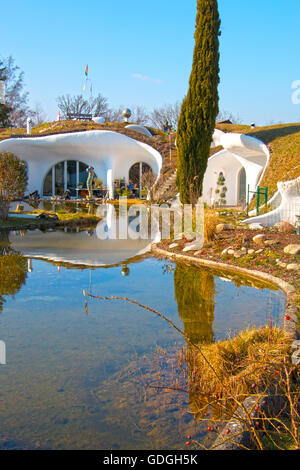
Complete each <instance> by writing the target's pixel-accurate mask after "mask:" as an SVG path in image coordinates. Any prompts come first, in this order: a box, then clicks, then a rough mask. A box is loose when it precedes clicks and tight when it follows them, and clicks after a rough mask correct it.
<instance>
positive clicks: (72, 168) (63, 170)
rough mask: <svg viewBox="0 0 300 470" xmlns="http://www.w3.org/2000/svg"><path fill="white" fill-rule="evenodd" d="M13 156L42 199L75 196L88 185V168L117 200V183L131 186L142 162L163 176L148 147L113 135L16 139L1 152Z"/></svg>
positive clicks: (1, 144) (159, 160)
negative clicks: (131, 177)
mask: <svg viewBox="0 0 300 470" xmlns="http://www.w3.org/2000/svg"><path fill="white" fill-rule="evenodd" d="M2 151H8V152H12V153H14V154H15V155H17V156H18V157H19V158H21V159H22V160H23V161H25V162H26V164H27V167H28V191H29V192H32V191H34V190H37V191H38V192H39V193H40V194H41V195H42V196H48V197H49V196H55V195H61V194H63V193H64V192H65V191H66V190H67V189H68V190H70V192H71V195H72V196H76V190H79V188H80V186H82V185H83V186H85V185H86V179H87V173H86V169H87V167H88V166H93V167H94V169H95V174H96V175H97V178H99V179H100V178H102V180H103V184H104V185H105V186H106V187H107V189H108V191H109V196H110V197H111V198H112V197H113V185H114V181H115V180H116V179H122V178H124V179H125V183H126V184H129V170H130V168H131V167H132V166H133V165H135V164H137V163H140V162H142V163H143V164H147V165H149V167H150V168H151V169H152V171H153V173H154V174H156V175H159V172H160V169H161V166H162V157H161V155H160V153H159V152H158V151H157V150H155V149H154V148H153V147H151V146H150V145H148V144H145V143H143V142H140V141H138V140H135V139H132V138H130V137H128V136H126V135H124V134H120V133H118V132H112V131H102V130H96V131H86V132H74V133H64V134H56V135H50V136H40V137H28V138H13V139H7V140H3V141H2V142H0V152H2Z"/></svg>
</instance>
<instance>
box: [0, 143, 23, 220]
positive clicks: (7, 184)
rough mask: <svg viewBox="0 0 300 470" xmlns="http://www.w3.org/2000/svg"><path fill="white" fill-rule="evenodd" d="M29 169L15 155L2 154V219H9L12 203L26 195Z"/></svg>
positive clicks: (0, 190)
mask: <svg viewBox="0 0 300 470" xmlns="http://www.w3.org/2000/svg"><path fill="white" fill-rule="evenodd" d="M27 180H28V178H27V167H26V165H25V163H24V162H22V161H21V160H20V159H19V158H18V157H16V156H15V155H14V154H13V153H10V152H4V153H0V218H1V219H3V220H6V219H7V218H8V211H9V206H10V203H11V202H12V201H14V200H15V199H18V198H19V197H21V196H22V195H23V194H24V191H25V190H26V187H27Z"/></svg>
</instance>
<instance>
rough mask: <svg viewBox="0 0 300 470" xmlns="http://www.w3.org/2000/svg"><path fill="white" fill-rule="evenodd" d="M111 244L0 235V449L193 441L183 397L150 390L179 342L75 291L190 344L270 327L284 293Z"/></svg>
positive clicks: (60, 236)
mask: <svg viewBox="0 0 300 470" xmlns="http://www.w3.org/2000/svg"><path fill="white" fill-rule="evenodd" d="M114 242H115V243H117V241H114ZM111 243H112V241H109V240H98V239H97V238H96V236H95V233H93V231H88V230H87V231H84V230H83V231H79V232H78V231H77V232H76V231H75V232H74V231H73V232H70V231H69V232H66V231H63V230H62V231H46V232H40V231H39V230H35V231H31V232H24V233H21V232H16V233H10V234H7V235H6V236H3V235H2V253H3V254H2V256H0V308H1V314H0V340H2V341H4V342H5V344H6V362H7V363H6V365H0V381H1V387H0V420H1V431H0V448H8V449H11V448H21V449H22V448H33V449H34V448H42V449H107V450H110V449H122V450H125V449H153V450H154V449H182V448H184V446H185V441H186V436H187V435H189V434H192V435H193V436H194V437H195V438H197V439H198V440H200V441H201V439H204V438H205V429H206V426H205V424H204V423H198V422H197V421H194V420H193V415H192V414H191V413H189V412H188V411H189V410H190V404H189V395H188V394H183V393H176V392H175V393H166V392H164V391H162V392H161V393H158V391H159V388H158V387H159V386H160V385H164V384H168V383H170V380H171V381H172V374H173V375H174V373H176V371H175V372H174V370H175V368H174V367H175V366H174V364H175V362H176V361H175V357H176V354H177V351H178V350H180V348H182V347H183V346H185V345H186V343H185V339H184V337H182V336H180V335H178V333H177V332H176V331H175V330H174V329H173V328H172V327H171V326H170V325H169V324H168V323H167V322H165V321H163V320H162V319H161V318H159V317H157V316H156V315H155V314H153V313H151V312H149V311H147V310H145V309H141V308H139V307H138V306H137V305H134V304H132V303H128V302H126V301H119V300H114V301H113V300H112V301H99V300H96V299H91V298H89V297H84V295H83V289H85V290H86V292H91V293H92V294H97V295H99V296H122V297H128V298H129V299H132V300H136V301H138V302H140V303H142V304H144V305H146V306H149V307H151V308H153V309H155V310H157V311H159V312H161V313H163V314H164V315H165V316H166V317H167V318H168V319H170V320H171V321H172V322H174V324H176V325H177V326H178V327H179V328H180V329H182V330H183V331H184V332H185V333H186V334H187V335H189V337H190V338H191V339H192V340H193V341H194V342H211V341H215V340H218V339H221V338H224V337H226V336H227V335H228V334H232V333H234V332H236V331H238V330H240V329H242V328H244V327H247V326H249V325H250V324H255V325H257V326H258V325H263V324H266V323H267V322H268V321H269V318H270V317H272V320H273V321H274V322H276V321H277V320H279V318H280V317H281V316H282V312H283V311H284V309H285V296H284V294H283V293H281V292H280V291H278V290H272V289H270V288H266V287H265V286H264V285H263V284H260V283H255V282H253V281H247V280H246V279H244V280H243V279H241V278H239V277H234V276H231V277H228V276H227V275H225V274H224V275H223V274H222V275H221V274H220V273H219V274H217V273H214V272H212V271H209V270H206V269H203V268H199V267H195V266H192V265H191V266H187V265H185V264H180V263H171V262H166V261H163V260H159V259H157V258H154V257H151V256H150V255H149V254H138V255H137V253H141V252H143V251H146V250H145V249H144V248H145V247H143V246H136V247H135V248H134V247H124V245H116V244H115V245H111ZM17 252H19V254H18V253H17ZM152 387H154V388H152Z"/></svg>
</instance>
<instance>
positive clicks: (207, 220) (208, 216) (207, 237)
mask: <svg viewBox="0 0 300 470" xmlns="http://www.w3.org/2000/svg"><path fill="white" fill-rule="evenodd" d="M219 223H220V217H219V215H218V213H217V211H216V210H215V209H209V208H206V209H205V211H204V241H205V243H209V242H210V241H212V240H213V239H214V238H215V234H216V227H217V225H218V224H219Z"/></svg>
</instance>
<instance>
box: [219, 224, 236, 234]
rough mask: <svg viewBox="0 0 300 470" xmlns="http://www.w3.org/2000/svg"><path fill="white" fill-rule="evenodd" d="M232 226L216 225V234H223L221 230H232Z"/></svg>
mask: <svg viewBox="0 0 300 470" xmlns="http://www.w3.org/2000/svg"><path fill="white" fill-rule="evenodd" d="M233 229H234V225H231V224H218V225H217V226H216V233H220V232H223V230H233Z"/></svg>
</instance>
